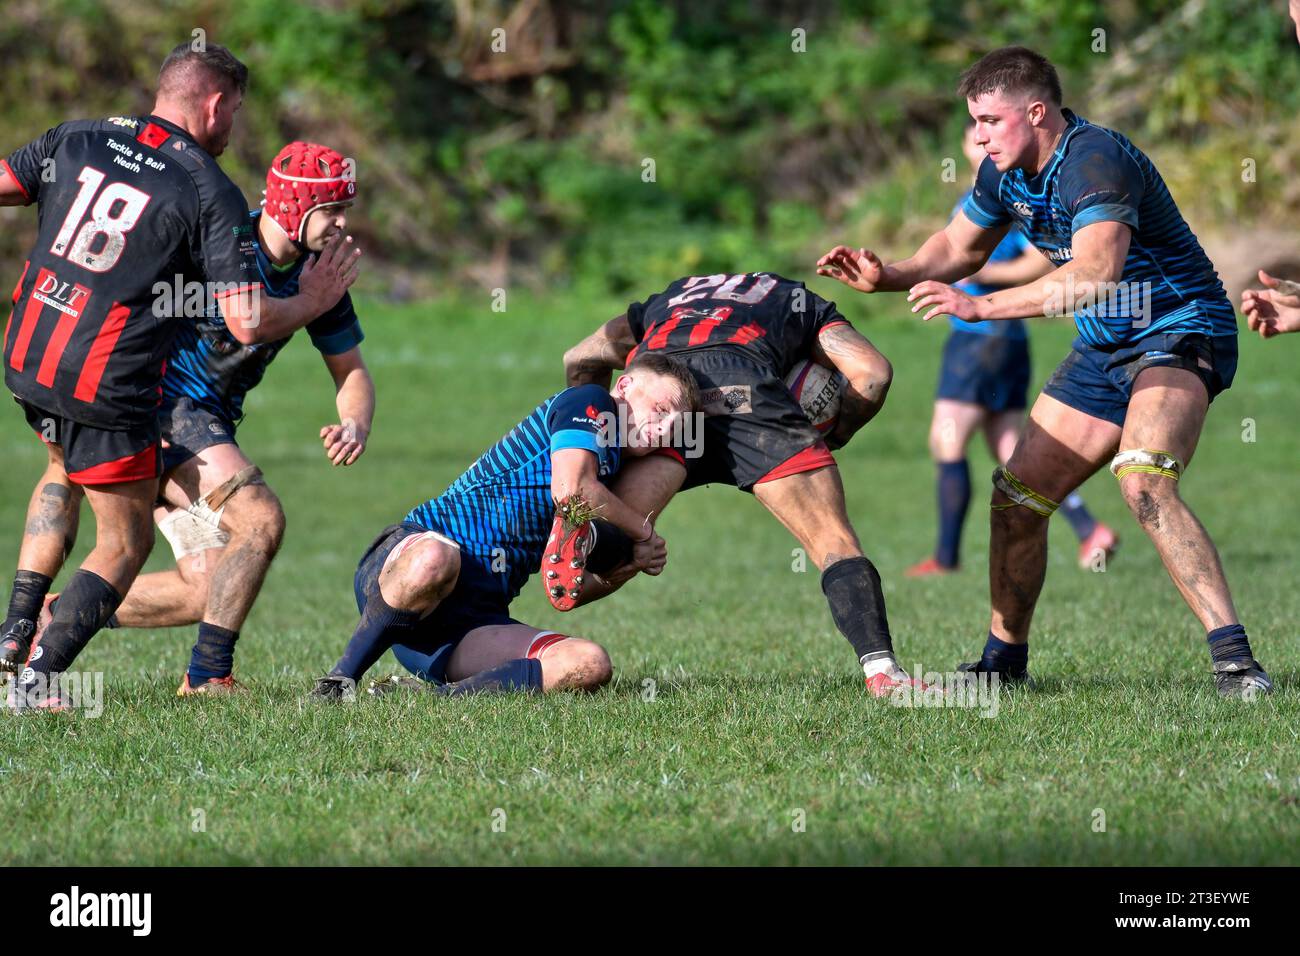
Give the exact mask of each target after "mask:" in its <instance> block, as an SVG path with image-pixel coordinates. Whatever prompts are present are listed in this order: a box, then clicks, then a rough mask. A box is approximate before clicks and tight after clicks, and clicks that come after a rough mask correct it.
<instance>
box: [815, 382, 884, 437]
mask: <svg viewBox="0 0 1300 956" xmlns="http://www.w3.org/2000/svg"><path fill="white" fill-rule="evenodd" d="M888 392H889V380H888V379H886V380H884V381H883V383H882V382H881V381H879V380H867V381H864V382H853V381H849V382H848V383H847V384H846V385H845V387H844V388H843V389H841V391H840V411H839V421H838V422H836V424H835V430H834V431H833V432H832V433H831V434H830V435H828V436H827V438H826V441H827V444H828V445H829V446H830V447H831V448H832V449H835V448H842V447H843V446H844V445H847V444H848V442H849V439H850V438H852V437H853V436H854V435H855V434H857V432H858V431H859V429H861V428H862V426H864V425H865V424H867V422H869V421H871V419H873V418H875V417H876V414H877V413H878V412H879V411H880V409H881V408H883V407H884V405H885V395H886V394H887V393H888Z"/></svg>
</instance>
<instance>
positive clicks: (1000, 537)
mask: <svg viewBox="0 0 1300 956" xmlns="http://www.w3.org/2000/svg"><path fill="white" fill-rule="evenodd" d="M1119 435H1120V428H1119V426H1118V425H1115V424H1114V423H1113V422H1108V421H1105V420H1103V419H1100V418H1095V417H1093V416H1091V415H1088V414H1086V413H1084V412H1082V411H1079V410H1078V409H1075V408H1072V407H1070V406H1069V405H1066V404H1065V403H1063V402H1061V401H1058V400H1057V399H1055V398H1052V397H1051V396H1050V395H1040V396H1039V397H1038V400H1037V401H1036V402H1035V403H1034V407H1033V411H1032V412H1031V413H1030V416H1029V421H1028V422H1027V423H1026V425H1025V429H1024V432H1023V433H1022V434H1021V436H1020V439H1019V441H1018V442H1017V443H1016V448H1015V451H1014V452H1012V455H1011V458H1010V460H1009V461H1008V462H1007V464H1006V465H1003V466H1000V467H999V468H998V469H997V470H996V471H995V473H994V488H993V496H992V504H991V508H992V510H991V512H990V540H989V594H990V603H991V605H992V616H991V620H990V623H989V634H988V639H987V641H986V643H985V647H984V654H983V656H982V658H981V660H980V661H979V662H978V663H976V664H974V665H971V666H972V667H974V668H975V669H978V670H996V671H998V672H1000V673H1002V674H1004V675H1006V676H1007V677H1009V678H1010V679H1019V678H1023V676H1024V675H1025V668H1026V664H1027V660H1028V641H1029V626H1030V622H1031V621H1032V620H1033V616H1034V608H1035V606H1036V605H1037V603H1038V595H1039V593H1040V592H1041V591H1042V587H1043V580H1044V578H1045V576H1046V571H1047V519H1048V518H1050V517H1051V515H1052V514H1053V513H1054V512H1055V511H1056V508H1057V506H1058V505H1059V503H1060V501H1061V499H1062V498H1064V497H1065V496H1066V495H1067V494H1069V493H1070V492H1071V491H1073V490H1074V489H1075V488H1077V487H1078V486H1079V485H1080V484H1082V483H1083V482H1084V481H1086V480H1087V479H1088V478H1089V477H1090V476H1091V475H1092V474H1093V473H1095V472H1096V471H1097V469H1098V468H1100V467H1101V466H1102V464H1104V463H1105V462H1106V461H1108V460H1109V458H1110V456H1111V455H1113V454H1114V449H1115V446H1116V444H1117V443H1118V441H1119Z"/></svg>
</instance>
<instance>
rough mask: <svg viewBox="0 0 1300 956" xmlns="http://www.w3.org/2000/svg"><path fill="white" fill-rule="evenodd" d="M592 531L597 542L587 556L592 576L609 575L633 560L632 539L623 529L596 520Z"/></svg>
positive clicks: (588, 567) (592, 524) (588, 568)
mask: <svg viewBox="0 0 1300 956" xmlns="http://www.w3.org/2000/svg"><path fill="white" fill-rule="evenodd" d="M591 531H592V534H594V535H595V537H596V540H595V542H594V543H593V544H592V546H591V553H590V554H588V555H587V570H588V571H590V572H591V573H592V574H608V573H609V572H610V571H613V570H614V569H615V568H621V567H622V566H623V565H625V564H627V563H628V562H629V561H631V560H632V539H631V538H630V537H628V536H627V534H625V533H624V532H623V529H621V528H619V527H618V526H617V525H612V524H610V523H609V522H608V521H603V520H601V519H600V518H596V519H595V520H593V521H592V522H591Z"/></svg>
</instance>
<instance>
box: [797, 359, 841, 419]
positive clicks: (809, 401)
mask: <svg viewBox="0 0 1300 956" xmlns="http://www.w3.org/2000/svg"><path fill="white" fill-rule="evenodd" d="M785 384H786V388H788V389H790V394H791V395H793V396H794V400H795V401H796V402H798V403H799V407H800V408H802V409H803V413H804V414H805V415H807V416H808V421H810V422H812V425H813V427H814V428H816V429H817V430H818V431H819V432H829V431H831V430H832V429H833V428H834V427H835V423H836V422H837V421H838V420H839V417H840V391H841V390H842V389H843V388H844V376H843V375H841V374H840V373H839V372H837V371H835V370H834V369H829V368H827V367H826V366H825V365H818V364H817V363H816V362H814V361H812V360H804V361H802V362H797V363H795V366H794V368H792V369H790V374H789V375H787V376H786V377H785Z"/></svg>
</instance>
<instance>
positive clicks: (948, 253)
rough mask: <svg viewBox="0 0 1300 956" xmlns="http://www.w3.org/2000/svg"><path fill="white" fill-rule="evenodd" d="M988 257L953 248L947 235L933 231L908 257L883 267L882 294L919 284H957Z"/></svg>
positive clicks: (880, 285) (976, 252) (880, 286)
mask: <svg viewBox="0 0 1300 956" xmlns="http://www.w3.org/2000/svg"><path fill="white" fill-rule="evenodd" d="M986 258H987V257H986V256H985V255H984V253H982V252H979V251H978V250H973V251H965V250H961V249H957V248H954V247H953V245H952V243H951V242H950V241H949V239H948V235H947V233H946V232H943V231H942V230H941V231H939V232H936V233H935V234H934V235H933V236H931V237H930V238H929V239H927V240H925V242H924V243H923V244H922V245H921V248H920V249H918V250H916V253H915V254H914V255H912V256H911V257H910V258H907V259H903V260H901V261H899V262H891V263H890V264H889V265H887V266H885V274H884V278H883V279H882V280H881V282H880V284H879V287H878V288H879V291H882V292H905V291H906V290H908V289H910V288H912V286H914V285H916V284H917V283H918V282H924V281H925V280H927V279H932V280H934V281H936V282H949V283H951V282H957V281H958V280H960V279H964V278H965V277H966V276H968V275H970V274H971V273H972V272H974V271H976V270H977V269H979V268H980V267H981V266H983V265H984V261H985V259H986Z"/></svg>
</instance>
